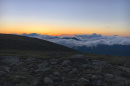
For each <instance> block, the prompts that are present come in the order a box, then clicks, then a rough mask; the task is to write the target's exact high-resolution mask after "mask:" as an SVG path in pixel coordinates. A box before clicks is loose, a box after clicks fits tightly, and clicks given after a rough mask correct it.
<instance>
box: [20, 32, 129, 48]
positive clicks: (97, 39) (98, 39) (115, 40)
mask: <svg viewBox="0 0 130 86" xmlns="http://www.w3.org/2000/svg"><path fill="white" fill-rule="evenodd" d="M22 35H23V36H28V37H34V38H39V39H44V40H48V41H51V42H54V43H57V44H60V45H64V46H67V47H70V48H72V47H74V46H87V47H93V46H97V45H99V44H106V45H114V44H120V45H130V37H121V36H117V35H114V36H102V35H101V34H96V33H94V34H92V35H88V34H84V35H74V36H50V35H40V34H37V33H31V34H26V33H24V34H22Z"/></svg>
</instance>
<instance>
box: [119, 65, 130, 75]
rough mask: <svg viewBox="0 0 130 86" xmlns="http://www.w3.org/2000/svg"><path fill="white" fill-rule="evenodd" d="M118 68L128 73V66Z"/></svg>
mask: <svg viewBox="0 0 130 86" xmlns="http://www.w3.org/2000/svg"><path fill="white" fill-rule="evenodd" d="M119 68H120V69H122V70H123V71H125V72H127V73H130V68H128V67H123V66H119Z"/></svg>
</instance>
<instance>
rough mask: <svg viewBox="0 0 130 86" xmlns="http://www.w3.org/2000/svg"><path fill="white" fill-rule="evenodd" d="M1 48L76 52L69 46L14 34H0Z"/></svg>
mask: <svg viewBox="0 0 130 86" xmlns="http://www.w3.org/2000/svg"><path fill="white" fill-rule="evenodd" d="M0 50H32V51H64V52H75V51H74V50H73V49H71V48H67V47H65V46H62V45H58V44H55V43H52V42H49V41H46V40H41V39H37V38H30V37H24V36H19V35H12V34H0Z"/></svg>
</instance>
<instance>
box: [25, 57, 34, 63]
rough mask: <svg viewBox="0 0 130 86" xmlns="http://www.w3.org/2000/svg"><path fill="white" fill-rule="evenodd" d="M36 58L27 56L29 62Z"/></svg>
mask: <svg viewBox="0 0 130 86" xmlns="http://www.w3.org/2000/svg"><path fill="white" fill-rule="evenodd" d="M35 60H36V58H33V57H29V58H27V60H26V61H27V62H32V61H35Z"/></svg>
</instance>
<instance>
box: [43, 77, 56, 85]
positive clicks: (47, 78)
mask: <svg viewBox="0 0 130 86" xmlns="http://www.w3.org/2000/svg"><path fill="white" fill-rule="evenodd" d="M44 83H45V84H53V83H54V82H53V80H52V78H50V77H45V78H44Z"/></svg>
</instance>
